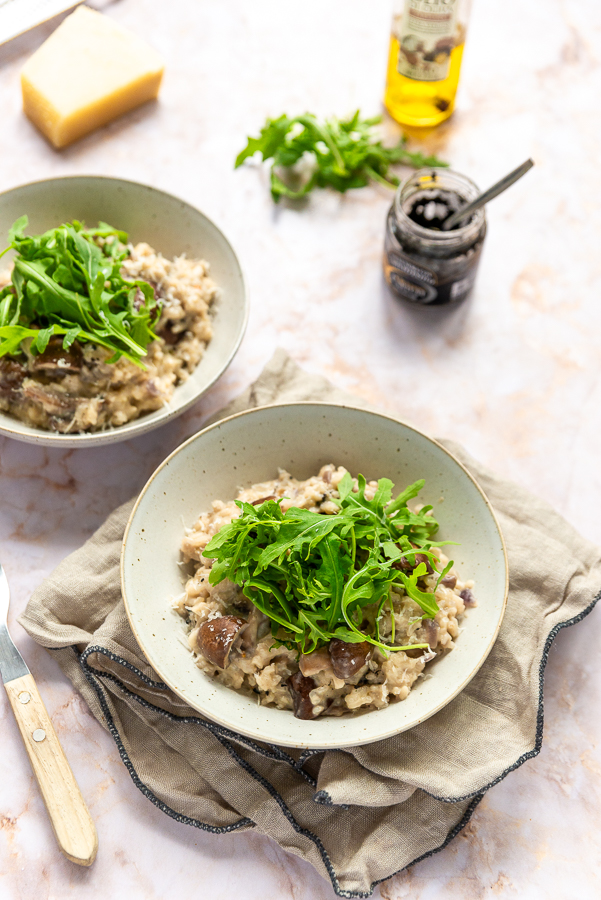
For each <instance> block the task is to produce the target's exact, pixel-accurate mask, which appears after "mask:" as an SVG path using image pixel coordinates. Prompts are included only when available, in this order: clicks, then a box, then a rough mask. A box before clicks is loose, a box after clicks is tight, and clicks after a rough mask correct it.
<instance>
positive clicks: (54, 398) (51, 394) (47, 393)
mask: <svg viewBox="0 0 601 900" xmlns="http://www.w3.org/2000/svg"><path fill="white" fill-rule="evenodd" d="M23 397H24V398H25V399H26V400H31V401H32V403H37V404H39V405H40V406H41V407H42V409H43V410H44V412H45V413H46V414H47V415H49V416H56V417H57V418H59V419H64V418H67V416H72V415H73V414H74V413H75V410H76V409H77V399H76V398H75V397H71V396H70V395H69V394H63V393H58V392H57V391H52V390H48V389H47V388H46V387H45V386H44V385H41V384H37V382H35V381H33V380H32V379H30V378H27V379H25V382H24V383H23Z"/></svg>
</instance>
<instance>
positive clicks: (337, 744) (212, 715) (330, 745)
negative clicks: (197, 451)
mask: <svg viewBox="0 0 601 900" xmlns="http://www.w3.org/2000/svg"><path fill="white" fill-rule="evenodd" d="M297 406H323V407H332V406H333V407H339V408H342V409H351V410H354V411H356V412H364V413H369V414H371V415H377V416H380V417H381V418H383V419H388V420H389V421H392V422H396V423H398V424H399V425H403V426H405V427H406V428H409V429H410V430H411V431H414V432H416V433H417V434H419V435H420V436H421V437H425V438H426V439H427V440H428V441H431V443H433V444H435V445H436V447H438V448H439V449H440V450H442V451H443V453H445V454H446V455H447V456H449V457H450V458H451V459H452V460H453V462H454V463H456V464H457V465H458V466H459V468H460V469H461V470H462V471H463V473H464V474H465V475H466V476H467V477H468V478H469V480H470V481H471V482H472V484H473V485H474V487H475V488H476V490H477V491H478V493H479V494H480V496H481V497H482V499H483V500H484V503H485V504H486V507H487V508H488V511H489V513H490V515H491V517H492V520H493V522H494V525H495V528H496V531H497V534H498V536H499V539H500V542H501V549H502V551H503V563H504V570H505V587H504V590H503V603H502V606H501V610H500V615H499V618H498V621H497V625H496V628H495V631H494V634H493V635H492V636H491V638H490V640H489V642H488V645H487V647H486V650H485V652H484V653H483V654H482V656H481V658H480V659H479V661H478V664H477V665H476V666H474V668H473V669H472V670H471V671H470V672H469V674H468V675H467V676H466V678H465V679H464V680H463V681H462V682H461V684H460V685H459V687H458V688H457V689H456V690H455V691H454V692H453V694H452V695H451V696H450V697H447V698H445V699H444V700H443V701H441V702H440V703H438V704H437V705H436V707H435V708H434V709H432V710H431V711H430V712H429V713H428V715H426V716H421V717H419V719H418V720H417V721H416V722H414V723H413V724H412V725H409V726H408V727H406V728H401V729H398V728H393V729H390V730H388V731H387V732H385V733H384V734H379V735H378V736H377V737H374V738H371V739H370V738H366V739H365V740H361V741H357V740H344V739H343V740H338V741H325V742H324V741H323V740H322V741H319V742H318V741H315V740H308V741H306V742H302V743H292V742H290V741H286V740H281V739H278V740H277V741H275V742H276V743H279V744H281V745H282V746H285V747H302V748H307V749H324V750H325V749H335V748H342V747H355V746H360V745H363V744H371V743H375V742H377V741H382V740H385V739H386V738H389V737H392V736H393V735H395V734H399V733H401V732H403V731H409V730H410V729H411V728H415V727H416V725H420V724H421V723H422V722H425V721H426V720H427V719H429V718H431V717H432V716H433V715H436V713H438V712H440V710H441V709H444V707H445V706H447V705H448V704H449V703H450V702H451V701H452V700H454V699H455V697H457V696H458V695H459V694H460V693H461V692H462V691H463V690H464V689H465V688H466V687H467V685H468V684H469V682H470V681H471V680H472V678H474V676H475V675H476V674H477V673H478V671H479V670H480V668H481V667H482V666H483V665H484V663H485V661H486V659H487V657H488V655H489V653H490V651H491V650H492V648H493V646H494V644H495V641H496V640H497V637H498V635H499V630H500V628H501V624H502V622H503V619H504V618H505V611H506V609H507V597H508V594H509V564H508V561H507V548H506V546H505V538H504V537H503V531H502V530H501V526H500V525H499V521H498V519H497V516H496V513H495V511H494V509H493V508H492V505H491V502H490V500H489V499H488V497H487V496H486V494H485V492H484V490H483V489H482V487H481V486H480V485H479V483H478V482H477V481H476V479H475V478H474V476H473V475H472V474H471V472H469V471H468V470H467V469H466V467H465V466H464V465H463V463H462V462H461V461H460V460H458V459H457V457H456V456H455V455H454V454H453V453H451V451H450V450H448V449H447V448H446V447H445V446H443V444H441V443H439V441H437V440H436V439H435V438H431V437H430V436H429V435H427V434H425V433H424V432H423V431H421V430H420V429H419V428H416V427H415V425H411V424H409V423H408V422H405V421H403V420H402V419H398V418H396V417H395V416H391V415H388V414H387V413H382V412H379V411H376V410H371V409H366V408H365V407H360V406H354V405H353V404H351V403H328V402H327V401H323V400H297V401H294V402H292V403H266V404H264V405H263V406H257V407H253V408H252V409H245V410H243V411H242V412H239V413H234V414H233V415H231V416H226V417H225V418H223V419H220V420H219V421H218V422H214V423H213V424H211V425H207V426H206V428H202V429H201V430H200V431H197V432H196V434H193V435H191V436H190V437H189V438H187V439H186V440H185V441H183V443H181V444H180V445H179V447H176V448H175V450H173V451H172V452H171V453H170V454H169V456H167V457H166V458H165V459H164V460H163V462H162V463H161V464H160V465H159V466H158V467H157V468H156V469H155V471H154V472H153V473H152V475H151V476H150V478H149V479H148V481H147V482H146V484H145V485H144V487H143V488H142V490H141V491H140V493H139V495H138V497H137V499H136V502H135V504H134V507H133V509H132V511H131V513H130V515H129V519H128V520H127V525H126V527H125V533H124V535H123V541H122V544H121V559H120V562H119V572H120V577H121V594H122V597H123V605H124V607H125V613H126V615H127V620H128V622H129V625H130V628H131V630H132V632H133V635H134V637H135V639H136V642H137V644H138V646H139V648H140V649H141V651H142V653H143V654H144V656H145V657H146V659H147V660H148V662H149V664H150V666H151V667H152V669H153V670H154V671H155V672H156V673H157V675H159V677H160V678H161V680H162V681H163V682H164V683H165V684H166V685H167V686H168V687H169V688H170V689H171V690H172V691H173V693H174V694H176V695H177V696H178V697H180V698H181V699H182V700H183V701H184V702H185V703H187V704H188V705H189V706H191V707H192V709H196V710H197V712H200V713H201V714H202V715H206V716H207V718H209V719H211V721H213V722H216V723H217V724H218V725H221V726H222V727H223V728H226V729H228V730H229V731H231V732H232V733H234V734H235V733H239V734H242V735H244V736H245V737H249V738H251V739H253V740H258V741H268V742H272V743H273V742H274V740H275V739H274V737H273V735H260V734H259V735H257V733H256V731H255V732H252V731H249V730H247V729H245V728H244V727H242V728H239V729H238V730H237V731H236V729H235V728H233V727H232V724H231V722H229V721H228V720H227V719H224V718H222V717H221V716H220V715H219V712H218V711H214V710H213V709H212V708H211V710H210V712H209V711H207V709H206V708H203V709H199V708H198V707H196V706H193V705H192V704H191V703H190V699H189V697H185V696H184V695H183V693H182V692H181V691H180V690H179V689H178V688H177V687H176V686H175V685H174V684H173V683H172V681H171V680H170V679H169V678H167V677H165V674H164V672H162V671H161V668H160V666H157V665H156V664H155V662H154V661H153V660H152V659H151V657H150V655H149V654H148V652H147V650H146V649H145V647H144V645H143V643H142V641H141V640H140V638H139V635H138V632H137V629H136V624H135V622H134V619H133V616H132V613H131V611H130V609H129V604H128V601H127V594H126V590H125V548H126V544H127V540H128V537H129V532H130V529H131V526H132V524H133V521H134V517H135V515H136V512H137V509H138V506H139V505H140V502H141V501H142V498H143V497H144V495H145V494H146V492H147V490H148V489H149V488H150V486H151V484H152V483H153V481H154V480H155V478H156V476H157V475H158V474H159V472H161V471H162V470H163V469H164V468H165V466H166V465H168V463H169V462H170V461H171V460H172V459H173V458H174V457H175V456H176V455H177V454H178V453H179V452H180V451H181V450H183V449H184V447H187V446H188V444H191V443H192V442H193V441H195V440H197V439H198V438H199V437H200V436H201V435H203V434H205V433H206V432H209V431H213V430H214V429H215V428H218V427H219V426H220V425H223V424H224V423H225V422H230V421H231V420H232V419H240V418H242V417H243V416H248V415H252V413H255V412H257V411H259V410H263V409H274V408H275V409H277V408H290V407H297ZM377 711H378V710H373V712H377ZM370 712H371V711H370ZM365 714H366V713H364V715H365Z"/></svg>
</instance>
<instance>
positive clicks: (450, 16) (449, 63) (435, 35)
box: [384, 0, 471, 128]
mask: <svg viewBox="0 0 601 900" xmlns="http://www.w3.org/2000/svg"><path fill="white" fill-rule="evenodd" d="M470 5H471V0H395V4H394V14H393V18H392V33H391V36H390V52H389V56H388V72H387V78H386V93H385V94H384V104H385V106H386V109H387V110H388V112H389V113H390V115H391V116H392V117H393V119H396V121H397V122H398V123H399V124H400V125H407V126H413V127H415V128H429V127H430V128H431V127H432V126H434V125H439V124H440V122H443V121H444V120H445V119H448V117H449V116H450V115H451V113H452V112H453V108H454V105H455V94H456V92H457V84H458V82H459V72H460V69H461V59H462V56H463V47H464V44H465V34H466V28H467V19H468V16H469V10H470Z"/></svg>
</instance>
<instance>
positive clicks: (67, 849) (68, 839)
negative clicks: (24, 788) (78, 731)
mask: <svg viewBox="0 0 601 900" xmlns="http://www.w3.org/2000/svg"><path fill="white" fill-rule="evenodd" d="M4 687H5V688H6V693H7V694H8V699H9V700H10V705H11V706H12V710H13V712H14V714H15V718H16V720H17V723H18V725H19V730H20V732H21V737H22V738H23V743H24V744H25V749H26V750H27V753H28V755H29V761H30V762H31V767H32V769H33V772H34V775H35V777H36V778H37V780H38V784H39V786H40V790H41V792H42V797H43V798H44V803H45V804H46V809H47V810H48V815H49V816H50V821H51V823H52V827H53V829H54V833H55V835H56V840H57V841H58V845H59V847H60V848H61V850H62V852H63V853H64V854H65V856H66V857H67V859H70V860H71V862H74V863H77V865H78V866H91V865H92V863H93V862H94V859H95V858H96V851H97V849H98V837H97V835H96V828H95V827H94V822H93V821H92V817H91V816H90V813H89V812H88V808H87V806H86V804H85V800H84V799H83V797H82V795H81V791H80V790H79V787H78V786H77V782H76V781H75V777H74V775H73V772H72V771H71V767H70V766H69V763H68V762H67V758H66V756H65V754H64V752H63V748H62V747H61V745H60V743H59V740H58V737H57V734H56V732H55V730H54V727H53V725H52V722H51V721H50V716H49V715H48V712H47V710H46V707H45V706H44V703H43V701H42V698H41V697H40V694H39V691H38V688H37V685H36V683H35V681H34V679H33V676H32V675H23V676H22V677H21V678H14V679H13V680H12V681H8V682H7V683H6V684H5V685H4Z"/></svg>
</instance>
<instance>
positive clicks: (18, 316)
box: [0, 216, 161, 368]
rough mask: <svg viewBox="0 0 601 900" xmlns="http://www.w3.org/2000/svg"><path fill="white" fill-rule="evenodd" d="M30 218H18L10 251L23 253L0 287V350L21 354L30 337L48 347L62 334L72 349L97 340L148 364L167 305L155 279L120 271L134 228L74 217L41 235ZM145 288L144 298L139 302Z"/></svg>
mask: <svg viewBox="0 0 601 900" xmlns="http://www.w3.org/2000/svg"><path fill="white" fill-rule="evenodd" d="M27 225H28V219H27V216H21V218H20V219H18V220H17V221H16V222H15V223H14V225H13V226H12V227H11V229H10V231H9V246H8V247H7V248H6V250H5V251H4V253H6V252H7V251H8V250H10V249H13V250H14V251H16V256H15V261H14V268H13V271H12V275H11V284H10V285H7V286H6V287H5V288H3V289H2V291H0V357H2V356H5V355H7V354H9V355H14V354H18V353H19V352H21V351H22V345H23V342H24V341H28V342H29V349H30V351H31V352H32V353H43V352H44V350H45V348H46V347H47V346H48V341H49V340H50V337H51V336H52V335H53V334H62V335H64V340H63V347H64V348H65V349H66V348H68V347H70V346H71V345H72V344H73V342H74V341H75V340H78V341H80V342H84V343H86V342H87V343H95V344H99V345H100V346H102V347H105V348H106V349H107V350H109V351H110V352H111V354H112V355H111V357H110V359H109V362H116V361H117V360H118V359H119V358H120V357H121V356H124V357H126V358H127V359H129V360H130V361H131V362H133V363H135V364H136V365H138V366H140V367H141V368H144V365H143V363H142V359H143V358H144V356H145V355H146V348H147V347H148V344H149V343H150V342H151V341H153V340H155V339H156V337H157V336H156V334H155V332H154V328H155V326H156V324H157V322H158V320H159V316H160V313H161V306H160V303H158V302H157V301H156V299H155V296H154V290H153V288H152V286H151V285H150V284H149V283H148V282H146V281H143V280H136V281H127V280H126V279H125V278H123V276H122V275H121V267H122V264H123V260H124V259H126V257H127V256H128V253H129V251H128V249H127V246H126V244H127V240H128V236H127V234H126V233H125V232H123V231H119V230H117V229H115V228H113V227H112V226H110V225H107V224H106V222H100V223H99V224H98V227H97V228H89V229H86V228H85V227H84V225H83V224H82V223H81V222H78V221H73V222H71V223H66V224H64V225H60V226H59V227H58V228H53V229H51V230H50V231H46V232H45V233H44V234H38V235H26V234H25V229H26V227H27ZM0 255H3V254H0ZM140 293H141V295H142V297H143V302H141V303H134V300H135V298H136V297H139V295H140Z"/></svg>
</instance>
